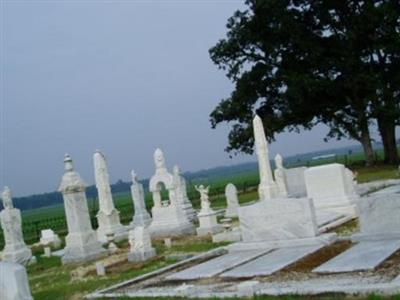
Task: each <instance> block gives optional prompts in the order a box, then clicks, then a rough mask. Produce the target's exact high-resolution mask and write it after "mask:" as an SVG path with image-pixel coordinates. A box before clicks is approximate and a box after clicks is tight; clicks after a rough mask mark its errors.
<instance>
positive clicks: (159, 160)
mask: <svg viewBox="0 0 400 300" xmlns="http://www.w3.org/2000/svg"><path fill="white" fill-rule="evenodd" d="M154 163H155V165H156V168H157V169H165V168H166V166H165V158H164V153H163V152H162V151H161V149H160V148H157V149H156V151H155V152H154Z"/></svg>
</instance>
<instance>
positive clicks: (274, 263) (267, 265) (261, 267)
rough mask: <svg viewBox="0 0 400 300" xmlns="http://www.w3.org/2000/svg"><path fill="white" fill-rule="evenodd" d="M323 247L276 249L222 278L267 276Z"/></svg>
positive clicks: (227, 273) (225, 274) (224, 274)
mask: <svg viewBox="0 0 400 300" xmlns="http://www.w3.org/2000/svg"><path fill="white" fill-rule="evenodd" d="M322 247H323V245H313V246H302V247H291V248H281V249H276V250H274V251H272V252H270V253H268V254H266V255H263V256H261V257H259V258H257V259H255V260H253V261H250V262H248V263H246V264H243V265H241V266H239V267H236V268H234V269H232V270H230V271H228V272H225V273H222V274H221V275H220V276H221V277H232V278H245V277H255V276H267V275H270V274H272V273H275V272H277V271H279V270H281V269H283V268H285V267H287V266H289V265H291V264H293V263H295V262H296V261H298V260H300V259H302V258H303V257H305V256H307V255H309V254H312V253H314V252H316V251H318V250H319V249H321V248H322Z"/></svg>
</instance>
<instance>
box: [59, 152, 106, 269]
mask: <svg viewBox="0 0 400 300" xmlns="http://www.w3.org/2000/svg"><path fill="white" fill-rule="evenodd" d="M64 164H65V173H64V175H63V177H62V180H61V184H60V188H59V191H60V192H61V193H62V194H63V199H64V208H65V215H66V219H67V227H68V235H67V236H66V238H65V245H66V246H65V254H64V256H63V257H62V262H63V263H64V264H70V263H81V262H87V261H90V260H94V259H97V258H99V257H102V256H105V255H106V254H107V253H106V250H105V249H104V248H102V247H101V244H100V242H99V241H98V240H97V235H96V232H95V231H94V230H93V228H92V224H91V223H90V216H89V209H88V205H87V200H86V194H85V189H86V184H85V182H84V181H83V180H82V179H81V177H80V175H79V174H78V173H77V172H76V171H75V170H74V167H73V163H72V159H71V157H70V156H69V155H66V156H65V159H64Z"/></svg>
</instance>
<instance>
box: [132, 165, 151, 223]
mask: <svg viewBox="0 0 400 300" xmlns="http://www.w3.org/2000/svg"><path fill="white" fill-rule="evenodd" d="M131 176H132V185H131V194H132V199H133V206H134V209H135V214H134V216H133V220H132V222H131V225H132V226H133V227H135V226H149V225H150V224H151V217H150V214H149V213H148V212H147V210H146V204H145V202H144V190H143V185H142V184H141V183H140V182H139V180H138V178H137V175H136V173H135V171H133V170H132V172H131Z"/></svg>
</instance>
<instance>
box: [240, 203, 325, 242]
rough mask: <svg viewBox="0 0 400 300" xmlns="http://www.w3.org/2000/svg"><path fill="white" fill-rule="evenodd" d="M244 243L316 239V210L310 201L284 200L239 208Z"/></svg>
mask: <svg viewBox="0 0 400 300" xmlns="http://www.w3.org/2000/svg"><path fill="white" fill-rule="evenodd" d="M238 211H239V221H240V228H241V231H242V239H243V241H244V242H255V241H274V240H288V239H302V238H309V237H315V236H317V234H318V227H317V222H316V216H315V210H314V206H313V203H312V200H311V199H309V198H282V199H271V200H268V201H261V202H257V203H255V204H252V205H248V206H242V207H240V208H239V210H238Z"/></svg>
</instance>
